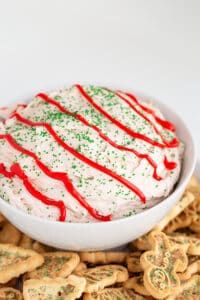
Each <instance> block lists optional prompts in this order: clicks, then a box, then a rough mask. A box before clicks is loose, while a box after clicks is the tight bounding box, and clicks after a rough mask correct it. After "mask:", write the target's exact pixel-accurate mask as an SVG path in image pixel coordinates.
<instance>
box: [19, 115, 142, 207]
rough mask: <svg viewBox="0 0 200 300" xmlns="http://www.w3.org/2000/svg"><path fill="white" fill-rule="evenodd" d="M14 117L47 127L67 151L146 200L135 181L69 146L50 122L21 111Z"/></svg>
mask: <svg viewBox="0 0 200 300" xmlns="http://www.w3.org/2000/svg"><path fill="white" fill-rule="evenodd" d="M13 116H14V117H16V119H17V120H18V121H20V122H22V123H24V124H26V125H28V126H33V127H38V126H43V127H45V128H46V130H47V131H48V132H49V134H50V135H51V136H52V137H53V138H54V139H55V140H56V142H57V143H58V144H59V145H60V146H61V147H63V148H64V149H65V150H66V151H68V152H70V153H71V154H72V155H73V156H75V157H76V158H78V159H80V160H81V161H83V162H84V163H86V164H88V165H89V166H91V167H92V168H95V169H97V170H98V171H101V172H102V173H104V174H106V175H108V176H110V177H112V178H113V179H116V180H117V181H118V182H120V183H122V184H123V185H124V186H126V187H127V188H128V189H129V190H131V191H132V192H134V193H135V194H136V195H137V196H138V197H139V198H140V199H141V201H142V202H143V203H145V202H146V198H145V196H144V194H143V193H142V191H140V190H139V189H138V188H137V187H136V186H135V185H134V184H133V183H131V182H130V181H128V180H127V179H125V178H123V177H121V176H120V175H118V174H116V173H115V172H113V171H112V170H109V169H108V168H106V167H104V166H102V165H100V164H98V163H96V162H94V161H92V160H91V159H89V158H88V157H86V156H84V155H83V154H81V153H79V152H78V151H76V150H75V149H74V148H72V147H71V146H69V145H68V144H67V143H65V142H64V141H63V140H62V139H61V138H60V137H59V135H58V134H57V133H56V132H55V131H54V129H53V128H52V126H51V125H50V124H48V123H45V122H33V121H31V120H28V119H26V118H24V117H22V116H21V115H20V114H19V113H15V114H14V115H13Z"/></svg>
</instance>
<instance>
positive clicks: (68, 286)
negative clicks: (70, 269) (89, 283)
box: [23, 275, 86, 300]
mask: <svg viewBox="0 0 200 300" xmlns="http://www.w3.org/2000/svg"><path fill="white" fill-rule="evenodd" d="M85 283H86V282H85V279H84V278H80V277H78V276H75V275H70V276H69V277H68V278H67V279H64V278H55V279H50V278H46V279H29V280H26V281H25V282H24V287H23V296H24V300H33V299H34V300H74V299H77V298H80V297H81V295H82V293H83V291H84V288H85Z"/></svg>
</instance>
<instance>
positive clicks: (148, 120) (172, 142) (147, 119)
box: [116, 93, 179, 147]
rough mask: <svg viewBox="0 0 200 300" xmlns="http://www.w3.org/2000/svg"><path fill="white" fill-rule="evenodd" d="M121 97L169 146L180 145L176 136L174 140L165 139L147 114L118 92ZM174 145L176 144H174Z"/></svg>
mask: <svg viewBox="0 0 200 300" xmlns="http://www.w3.org/2000/svg"><path fill="white" fill-rule="evenodd" d="M116 95H117V96H118V97H119V98H121V99H122V100H123V101H124V102H125V103H126V104H128V105H129V106H130V107H131V109H132V110H134V111H135V112H136V113H137V114H138V115H139V116H141V117H142V118H143V119H144V120H146V121H147V122H148V123H149V124H150V125H151V126H152V127H153V129H154V131H155V132H156V133H157V134H158V135H159V136H160V138H161V140H162V142H163V143H164V144H165V145H166V146H168V147H169V145H176V146H178V144H179V142H178V140H177V139H176V138H174V139H173V140H172V141H170V142H168V141H166V140H164V139H163V136H162V135H161V133H160V132H159V130H158V129H157V127H156V126H155V125H154V123H153V122H152V121H151V120H150V119H149V118H148V117H147V116H145V115H144V114H143V113H142V112H140V111H139V110H138V109H137V108H136V107H135V106H134V105H133V104H132V103H131V102H130V101H129V100H128V99H126V98H125V97H123V96H122V95H121V94H119V93H117V94H116ZM172 147H174V146H172Z"/></svg>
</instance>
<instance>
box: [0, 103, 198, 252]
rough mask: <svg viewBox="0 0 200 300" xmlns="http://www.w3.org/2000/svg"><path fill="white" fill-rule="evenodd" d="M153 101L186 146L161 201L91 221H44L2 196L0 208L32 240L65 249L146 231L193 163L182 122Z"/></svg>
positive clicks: (177, 193)
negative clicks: (128, 214) (180, 166)
mask: <svg viewBox="0 0 200 300" xmlns="http://www.w3.org/2000/svg"><path fill="white" fill-rule="evenodd" d="M144 99H145V97H144ZM155 103H156V105H157V106H158V107H159V108H160V110H161V111H162V112H163V114H164V116H165V117H166V118H167V119H169V120H171V121H172V122H173V123H174V124H175V125H176V128H177V134H178V136H179V137H180V138H181V140H182V141H183V142H184V143H185V145H186V150H185V154H184V161H183V169H182V172H181V177H180V180H179V183H178V185H177V186H176V188H175V190H174V191H173V193H172V194H171V195H170V196H169V197H167V198H166V199H165V200H164V201H162V202H161V203H159V204H158V205H156V206H154V207H153V208H150V209H147V210H146V211H144V212H142V213H139V214H137V215H134V216H131V217H127V218H124V219H120V220H116V221H111V222H104V223H103V222H101V223H94V224H88V223H84V224H80V223H62V222H54V221H47V220H43V219H40V218H38V217H34V216H30V215H27V214H25V213H23V212H22V211H20V210H18V209H16V208H14V207H12V206H11V205H9V204H8V203H6V202H5V201H4V200H2V199H0V211H1V212H2V213H3V214H4V215H5V216H6V218H7V219H8V220H9V221H10V222H11V223H13V224H14V225H15V226H16V227H17V228H19V229H20V230H21V231H22V232H24V233H26V234H27V235H29V236H31V237H32V238H33V239H36V240H38V241H40V242H42V243H45V244H48V245H51V246H54V247H57V248H61V249H68V250H76V251H83V250H103V249H111V248H115V247H119V246H121V245H124V244H126V243H128V242H130V241H131V240H134V239H136V238H138V237H139V236H141V235H143V234H145V233H146V232H148V231H149V230H150V229H151V228H153V227H154V226H155V225H156V224H157V223H158V222H159V221H160V220H161V219H162V218H163V217H164V216H165V215H166V214H167V212H168V211H169V210H170V209H171V208H172V206H173V205H174V204H175V203H176V202H177V201H178V200H179V199H180V197H181V195H182V193H183V192H184V189H185V187H186V185H187V183H188V181H189V179H190V177H191V175H192V173H193V171H194V167H195V163H196V151H195V146H194V141H193V138H192V136H191V134H190V132H189V130H188V128H187V126H186V125H185V123H184V121H183V120H182V119H181V118H180V117H179V116H178V115H177V114H176V113H175V112H173V111H172V110H171V109H170V108H168V107H167V106H165V105H164V104H162V103H160V102H158V101H155Z"/></svg>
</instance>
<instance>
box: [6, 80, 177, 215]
mask: <svg viewBox="0 0 200 300" xmlns="http://www.w3.org/2000/svg"><path fill="white" fill-rule="evenodd" d="M76 87H77V89H78V90H79V92H80V93H81V94H82V95H83V96H84V98H85V99H86V100H87V101H88V102H89V103H90V104H91V105H92V106H93V107H94V108H95V109H96V110H98V111H99V112H100V113H101V114H102V115H104V116H105V117H106V118H107V119H109V120H110V121H111V122H112V123H114V124H115V125H117V126H118V127H119V128H121V129H122V130H123V131H125V132H126V133H127V134H129V135H130V136H132V137H133V138H138V139H141V140H143V141H145V142H147V143H149V144H151V145H153V146H155V147H159V148H162V149H164V148H174V147H177V146H178V145H179V141H178V140H177V139H176V138H174V139H173V140H172V141H170V142H168V141H166V140H164V139H163V137H162V135H161V134H160V132H159V131H158V129H157V127H156V126H155V125H154V124H153V123H152V122H151V120H150V119H149V118H148V117H147V116H146V115H144V114H143V113H142V112H140V111H139V110H138V109H137V108H136V107H135V106H134V105H133V104H132V103H131V102H130V101H129V100H128V99H126V98H125V97H123V96H122V95H121V94H119V93H117V96H119V97H120V98H121V99H122V100H123V101H125V102H126V103H127V104H128V105H129V106H130V107H131V108H132V109H133V110H134V111H135V112H136V113H137V114H138V115H140V116H141V117H143V118H144V119H145V120H146V121H147V122H149V123H150V124H151V126H152V127H153V128H154V130H155V132H156V133H157V134H158V135H159V136H160V137H161V140H162V143H159V142H157V141H154V140H152V139H151V138H149V137H147V136H145V135H143V134H140V133H137V132H135V131H133V130H132V129H130V128H128V127H127V126H125V125H124V124H123V123H121V122H120V121H119V120H117V119H115V118H113V117H112V116H111V115H110V114H109V113H107V112H106V111H105V110H104V109H103V108H102V107H101V106H99V105H98V104H97V103H95V101H94V100H93V99H92V98H91V97H90V96H89V95H88V94H87V93H86V92H85V90H84V89H83V88H82V87H81V86H80V85H76ZM126 95H127V96H128V97H129V98H131V99H132V100H133V101H134V102H135V104H137V105H138V106H140V108H142V109H143V111H145V112H147V113H149V114H151V115H152V116H153V117H154V119H155V120H156V122H157V123H158V124H159V125H161V126H162V127H163V128H166V129H168V130H170V131H172V132H174V131H175V127H174V125H173V124H172V123H170V122H168V121H165V120H162V119H160V118H159V117H157V116H156V113H155V112H154V111H153V110H152V109H150V108H147V107H145V106H144V105H142V104H140V103H139V102H138V100H137V99H136V98H135V97H134V96H133V95H132V94H129V93H126ZM37 96H38V97H40V98H42V99H43V100H44V101H46V102H48V103H50V104H52V105H54V106H56V107H57V108H58V109H59V110H60V111H61V112H63V113H65V114H69V115H71V116H73V117H75V118H77V119H78V120H79V121H81V122H82V123H83V124H85V125H86V126H89V127H91V128H92V129H94V130H95V131H96V132H97V133H98V134H99V136H100V137H101V138H102V139H104V140H105V141H106V142H108V143H109V144H110V145H112V146H113V147H115V148H117V149H119V150H122V151H128V152H132V153H133V154H135V155H136V156H137V157H139V158H140V159H146V160H147V161H148V162H149V164H150V165H151V166H152V167H153V169H154V172H153V177H154V178H155V179H156V180H161V179H162V178H161V177H160V176H159V175H158V174H157V172H156V170H157V164H156V163H155V162H154V161H153V159H152V158H151V157H150V156H149V155H148V154H142V153H139V152H137V151H136V150H134V149H130V148H127V147H124V146H121V145H118V144H116V143H115V142H114V141H112V140H111V139H109V137H107V136H106V135H104V134H103V132H102V131H101V130H100V129H99V128H98V127H96V126H95V125H92V124H90V123H89V122H88V121H87V120H86V119H85V118H84V117H83V116H81V115H80V114H74V113H72V112H70V111H68V110H67V109H65V108H64V107H63V106H62V105H61V104H60V103H58V102H57V101H55V100H54V99H51V98H50V97H48V96H47V95H45V94H43V93H40V94H38V95H37ZM20 106H22V107H24V108H25V107H26V106H27V105H26V104H19V105H18V106H17V108H18V107H20ZM17 108H16V109H15V110H14V112H13V113H12V117H16V119H17V120H18V121H20V122H22V123H24V124H26V125H28V126H33V127H37V126H43V127H45V128H46V130H47V131H48V132H49V134H50V135H51V136H52V137H53V138H54V139H55V140H56V141H57V143H58V144H59V145H60V146H62V147H63V148H64V149H65V150H66V151H68V152H70V153H71V154H72V155H74V156H75V157H77V158H78V159H80V160H82V161H83V162H84V163H86V164H88V165H89V166H91V167H93V168H95V169H97V170H99V171H101V172H103V173H105V174H107V175H108V176H110V177H112V178H114V179H116V180H117V181H119V182H120V183H122V184H123V185H125V186H126V187H127V188H129V189H130V190H131V191H133V192H134V193H136V194H137V196H138V197H139V198H140V199H141V200H142V202H144V203H145V202H146V198H145V196H144V194H143V193H142V191H141V190H139V189H138V188H137V187H136V186H135V185H134V184H132V183H131V182H129V181H128V180H126V179H125V178H123V177H121V176H120V175H118V174H116V173H115V172H113V171H112V170H109V169H107V168H106V167H104V166H102V165H99V164H98V163H96V162H94V161H92V160H90V159H89V158H87V157H85V156H84V155H83V154H81V153H79V152H78V151H76V150H75V149H73V148H72V147H71V146H69V145H68V144H66V143H65V142H64V141H63V140H62V139H61V138H60V136H59V135H57V133H56V132H55V131H54V129H53V128H52V127H51V125H50V124H48V123H45V122H33V121H31V120H29V119H26V118H24V117H22V116H21V115H20V114H19V113H17ZM0 138H5V139H6V140H7V141H8V142H9V143H10V145H12V146H13V147H14V148H15V149H16V150H18V151H21V152H22V153H24V154H26V155H28V156H30V157H32V158H33V159H34V160H35V162H36V164H37V165H38V166H39V167H40V169H41V170H42V171H43V172H44V173H45V174H46V175H47V176H49V177H51V178H53V179H56V180H60V181H62V182H63V183H64V185H65V187H66V189H67V190H68V192H69V193H70V194H71V195H72V196H73V197H74V198H75V199H76V200H77V201H78V202H79V203H80V204H81V205H82V206H83V207H84V208H85V209H86V210H87V211H88V212H89V214H90V215H91V216H93V217H94V218H96V219H98V220H101V221H109V220H110V219H111V216H110V215H108V216H102V215H100V214H99V213H98V212H97V211H96V210H95V209H94V208H92V207H91V206H89V204H88V203H87V202H86V201H85V199H84V198H83V197H82V196H81V195H80V194H79V192H78V191H77V190H76V189H75V188H74V186H73V184H72V183H71V181H70V179H69V177H68V175H67V174H66V173H62V172H53V171H52V170H50V169H49V168H48V167H47V166H46V165H45V164H44V163H43V162H42V161H41V160H39V158H38V157H37V156H36V154H35V153H33V152H31V151H29V150H27V149H24V148H23V147H21V146H20V145H18V144H17V143H16V142H15V140H14V139H13V137H12V136H11V135H9V134H6V135H0ZM164 165H165V167H166V168H167V169H168V170H173V169H174V168H176V163H175V162H169V161H168V160H167V157H166V156H165V157H164ZM0 173H1V174H3V175H4V176H6V177H7V178H13V177H14V176H18V177H19V178H20V179H21V180H22V181H23V184H24V186H25V187H26V189H27V190H28V191H29V192H30V193H31V194H32V195H33V196H34V197H36V198H38V199H39V200H40V201H42V202H43V203H45V204H47V205H53V206H56V207H57V208H59V210H60V219H59V220H60V221H64V220H65V217H66V207H65V205H64V203H63V201H56V200H53V199H50V198H48V197H46V196H45V195H43V194H42V193H40V192H39V191H37V190H36V189H35V188H34V187H33V185H32V184H31V183H30V181H29V179H28V177H27V175H26V174H25V173H24V171H23V170H22V169H21V167H20V166H19V164H13V165H12V166H11V168H10V171H7V170H6V168H5V166H4V164H2V163H1V164H0Z"/></svg>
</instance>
